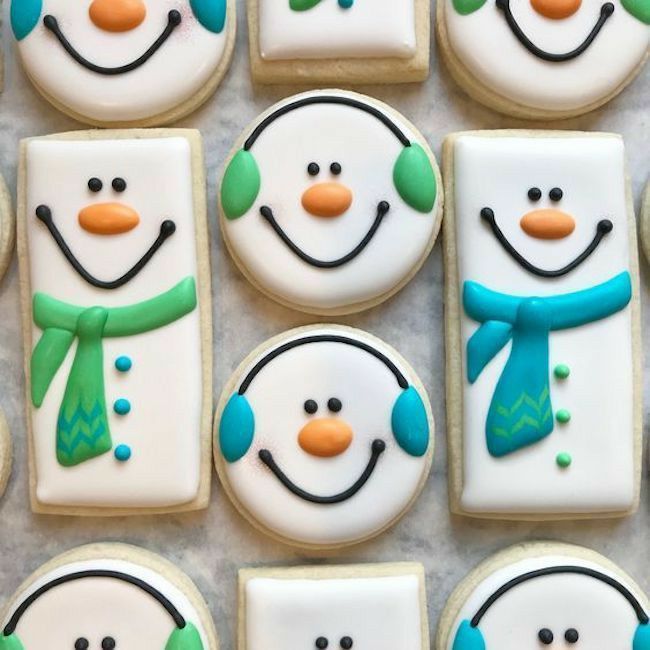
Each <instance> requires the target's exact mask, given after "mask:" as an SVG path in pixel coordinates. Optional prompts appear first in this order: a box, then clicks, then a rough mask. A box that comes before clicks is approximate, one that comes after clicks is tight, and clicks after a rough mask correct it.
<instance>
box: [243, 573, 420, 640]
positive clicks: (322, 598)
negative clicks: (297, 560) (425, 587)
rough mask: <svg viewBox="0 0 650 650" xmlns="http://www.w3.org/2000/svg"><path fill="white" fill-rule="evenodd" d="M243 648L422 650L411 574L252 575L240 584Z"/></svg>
mask: <svg viewBox="0 0 650 650" xmlns="http://www.w3.org/2000/svg"><path fill="white" fill-rule="evenodd" d="M245 593H246V628H245V629H246V650H282V649H284V648H309V649H310V650H311V649H312V648H316V647H317V646H316V639H318V638H320V637H323V638H325V639H327V640H328V646H327V647H328V648H336V649H338V648H341V647H344V646H343V645H340V639H342V638H344V637H349V638H350V639H351V640H352V642H353V646H352V647H353V648H357V647H358V648H374V649H375V650H393V649H394V648H402V649H403V650H423V647H424V645H423V640H422V621H421V606H420V583H419V580H418V577H417V576H416V575H399V576H388V577H375V578H359V577H350V578H340V579H274V578H252V579H251V580H249V581H248V582H247V583H246V592H245Z"/></svg>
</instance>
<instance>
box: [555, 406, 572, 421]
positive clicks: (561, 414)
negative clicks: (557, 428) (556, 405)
mask: <svg viewBox="0 0 650 650" xmlns="http://www.w3.org/2000/svg"><path fill="white" fill-rule="evenodd" d="M555 419H556V420H557V421H558V422H559V423H560V424H566V423H567V422H568V421H569V420H570V419H571V413H569V411H567V410H566V409H560V410H559V411H558V412H557V413H556V414H555Z"/></svg>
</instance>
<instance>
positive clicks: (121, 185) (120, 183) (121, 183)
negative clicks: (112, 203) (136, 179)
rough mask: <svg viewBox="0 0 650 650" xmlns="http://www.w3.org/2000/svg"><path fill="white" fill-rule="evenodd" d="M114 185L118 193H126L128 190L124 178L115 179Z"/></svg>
mask: <svg viewBox="0 0 650 650" xmlns="http://www.w3.org/2000/svg"><path fill="white" fill-rule="evenodd" d="M112 185H113V189H114V190H115V191H116V192H124V190H125V189H126V181H125V180H124V179H123V178H119V177H118V178H114V179H113V183H112Z"/></svg>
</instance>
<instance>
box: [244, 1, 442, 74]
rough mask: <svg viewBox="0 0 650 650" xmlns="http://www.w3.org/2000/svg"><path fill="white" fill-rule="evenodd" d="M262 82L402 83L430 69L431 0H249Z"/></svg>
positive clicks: (255, 64) (254, 61)
mask: <svg viewBox="0 0 650 650" xmlns="http://www.w3.org/2000/svg"><path fill="white" fill-rule="evenodd" d="M248 20H249V25H250V31H249V34H250V52H251V69H252V73H253V77H254V79H255V80H256V81H258V82H261V83H296V82H297V81H303V82H305V81H311V82H314V81H319V82H327V83H332V84H342V83H346V82H347V83H352V82H356V83H405V82H412V81H422V80H423V79H425V78H426V77H427V76H428V74H429V31H430V29H429V25H430V16H429V0H402V2H399V3H395V2H390V0H371V1H368V0H251V2H249V3H248Z"/></svg>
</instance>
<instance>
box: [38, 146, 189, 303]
mask: <svg viewBox="0 0 650 650" xmlns="http://www.w3.org/2000/svg"><path fill="white" fill-rule="evenodd" d="M27 146H28V150H27V151H28V153H27V200H28V206H27V225H28V235H29V238H30V246H31V257H30V260H31V263H32V273H33V279H32V282H33V283H34V284H35V285H36V286H38V290H39V291H45V292H48V293H51V295H54V296H58V297H60V298H61V299H64V300H65V299H72V297H73V296H74V301H75V302H79V301H80V300H82V299H83V298H84V296H92V295H94V296H96V295H97V293H98V290H100V292H101V293H102V294H103V296H102V300H105V299H106V298H105V297H104V296H109V295H111V294H116V296H117V299H118V300H120V299H121V300H122V301H123V300H124V298H123V297H122V298H120V295H122V294H124V293H125V292H128V291H129V290H133V291H135V292H137V293H141V294H142V295H149V296H150V295H152V293H153V292H154V291H155V290H156V285H157V286H158V287H159V288H160V290H166V289H169V288H170V287H171V286H174V284H176V282H178V280H179V278H182V277H184V276H185V275H194V274H195V268H196V261H195V254H194V249H195V239H194V216H193V210H192V176H191V163H190V157H191V154H190V145H189V142H188V141H187V140H186V139H184V138H158V139H153V138H152V139H141V140H128V139H124V140H102V141H61V140H57V141H55V140H38V141H32V142H30V143H29V144H28V145H27ZM151 283H153V285H154V286H152V284H151ZM129 295H132V294H129ZM89 299H90V298H88V300H89ZM94 299H95V300H97V298H96V297H95V298H94ZM108 300H110V298H108Z"/></svg>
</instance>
